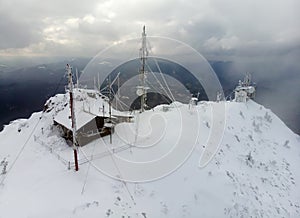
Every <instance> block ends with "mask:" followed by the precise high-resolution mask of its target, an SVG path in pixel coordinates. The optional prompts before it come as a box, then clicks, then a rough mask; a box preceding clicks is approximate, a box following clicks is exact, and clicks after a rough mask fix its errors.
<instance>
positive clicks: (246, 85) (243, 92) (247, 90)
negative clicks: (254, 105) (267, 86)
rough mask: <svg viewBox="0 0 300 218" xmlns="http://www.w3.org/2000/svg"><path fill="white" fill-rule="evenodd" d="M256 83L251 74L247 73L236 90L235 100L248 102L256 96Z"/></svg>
mask: <svg viewBox="0 0 300 218" xmlns="http://www.w3.org/2000/svg"><path fill="white" fill-rule="evenodd" d="M255 92H256V88H255V84H254V83H252V81H251V75H250V74H249V73H248V74H246V76H245V78H244V81H241V80H240V81H239V84H238V86H237V87H236V88H235V90H234V101H236V102H246V101H248V100H249V99H253V98H254V97H255Z"/></svg>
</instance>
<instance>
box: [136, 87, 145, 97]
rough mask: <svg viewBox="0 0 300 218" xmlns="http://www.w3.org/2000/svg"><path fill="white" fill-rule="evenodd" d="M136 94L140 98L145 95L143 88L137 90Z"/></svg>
mask: <svg viewBox="0 0 300 218" xmlns="http://www.w3.org/2000/svg"><path fill="white" fill-rule="evenodd" d="M136 94H137V95H138V96H142V95H143V94H144V92H143V89H142V88H138V89H137V90H136Z"/></svg>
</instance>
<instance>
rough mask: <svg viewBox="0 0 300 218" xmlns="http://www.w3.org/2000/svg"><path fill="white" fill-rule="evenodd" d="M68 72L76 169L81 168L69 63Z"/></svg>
mask: <svg viewBox="0 0 300 218" xmlns="http://www.w3.org/2000/svg"><path fill="white" fill-rule="evenodd" d="M66 69H67V73H68V80H69V93H70V110H71V121H72V132H73V133H72V135H73V151H74V162H75V171H78V170H79V167H78V155H77V140H76V119H75V107H74V98H73V80H72V76H73V75H72V68H71V66H70V65H69V64H67V67H66Z"/></svg>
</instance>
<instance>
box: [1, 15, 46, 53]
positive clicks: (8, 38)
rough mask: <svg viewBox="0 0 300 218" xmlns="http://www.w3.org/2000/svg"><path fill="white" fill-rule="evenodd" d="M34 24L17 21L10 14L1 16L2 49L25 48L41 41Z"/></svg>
mask: <svg viewBox="0 0 300 218" xmlns="http://www.w3.org/2000/svg"><path fill="white" fill-rule="evenodd" d="M32 25H34V23H29V22H24V21H23V20H21V19H18V20H16V19H15V18H13V17H11V16H10V14H4V13H1V14H0V31H1V34H0V49H6V48H23V47H26V46H29V45H30V44H31V43H36V42H38V41H39V40H40V39H41V35H40V33H39V31H38V28H39V27H37V26H35V27H34V28H31V27H32Z"/></svg>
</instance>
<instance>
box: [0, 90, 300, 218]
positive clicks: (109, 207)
mask: <svg viewBox="0 0 300 218" xmlns="http://www.w3.org/2000/svg"><path fill="white" fill-rule="evenodd" d="M50 100H51V104H50V105H51V106H50V109H49V110H48V112H44V113H43V112H38V113H34V114H32V116H31V117H30V118H29V119H27V120H25V119H19V120H15V121H13V122H11V123H10V124H9V125H7V126H5V128H4V130H3V131H2V132H0V139H1V140H0V182H1V181H2V184H1V185H0V218H14V217H15V218H23V217H24V218H29V217H30V218H53V217H56V218H79V217H89V218H94V217H95V218H96V217H97V218H99V217H100V218H101V217H119V218H122V217H126V218H128V217H130V218H134V217H141V218H159V217H162V218H163V217H172V218H177V217H178V218H199V217H204V218H206V217H270V218H275V217H294V218H297V217H300V170H299V168H300V137H299V136H298V135H296V134H295V133H293V132H292V131H291V130H290V129H288V127H287V126H286V125H285V124H284V123H283V122H282V121H281V120H280V119H279V118H278V117H277V116H276V115H275V114H274V113H272V111H270V110H269V109H266V108H264V107H263V106H261V105H259V104H257V103H255V102H254V101H252V100H250V101H248V102H246V103H236V102H226V103H225V105H226V126H225V130H224V135H223V138H222V141H221V144H220V147H219V150H218V152H217V153H216V155H215V156H214V158H213V159H212V161H211V162H209V164H208V165H207V166H206V167H204V168H199V167H198V165H199V158H200V156H201V154H202V152H203V149H204V147H205V142H206V141H207V138H208V136H209V130H210V128H211V127H210V123H211V119H210V113H211V107H212V105H214V104H217V103H216V102H201V103H200V104H199V105H197V106H194V107H193V108H191V109H190V108H189V106H188V105H184V104H180V103H176V107H175V106H174V105H173V106H170V108H169V110H168V111H164V110H163V107H164V106H162V105H161V106H157V107H156V108H155V109H154V110H150V111H147V112H145V113H142V114H135V123H121V124H118V125H117V126H116V131H115V134H114V135H113V144H112V145H111V147H112V148H116V149H117V148H120V146H121V144H122V143H124V142H125V144H126V143H127V144H133V142H134V143H135V145H136V144H138V145H139V146H137V147H134V146H131V147H130V148H127V149H124V150H121V151H120V152H118V155H119V156H120V157H122V158H131V159H133V160H135V161H142V160H145V159H147V158H148V159H149V160H153V159H155V158H159V157H160V155H161V154H165V153H166V152H168V151H169V150H170V149H171V148H172V142H173V140H175V139H176V136H177V135H178V132H177V131H178V128H176V125H177V122H182V121H179V120H178V116H177V113H175V112H176V110H180V111H181V119H183V120H186V121H188V122H190V120H192V119H194V120H197V121H198V124H199V130H200V132H201V134H200V135H199V138H198V139H197V140H194V141H195V148H194V149H193V150H192V153H191V155H190V156H189V158H188V159H187V160H186V161H185V162H184V163H183V164H182V165H181V166H180V167H179V168H178V169H177V170H175V171H174V172H172V173H171V174H169V175H166V176H164V177H162V178H159V179H157V180H154V181H150V182H140V183H139V182H122V181H118V180H116V179H113V178H111V177H109V176H107V175H105V174H104V173H102V172H100V171H99V170H98V169H97V168H96V167H95V165H96V166H99V164H104V165H105V164H106V163H108V161H109V160H111V158H112V157H111V155H110V153H109V152H107V145H108V144H109V136H107V137H104V138H102V139H99V140H96V141H94V142H92V143H90V144H88V145H86V146H84V147H82V148H80V149H79V159H80V160H79V163H80V166H79V167H80V170H79V171H78V172H75V171H74V169H73V164H71V169H68V162H69V161H70V162H72V161H73V150H72V147H70V146H69V145H68V144H67V142H66V141H65V140H64V139H63V138H61V137H60V135H59V131H58V130H57V128H56V127H55V126H53V118H54V117H55V116H56V115H57V114H58V113H59V112H60V111H62V110H64V108H65V107H68V105H67V104H66V103H67V102H68V96H67V95H62V94H60V95H56V96H54V97H52V98H51V99H50ZM48 103H49V101H48ZM178 108H179V109H178ZM137 121H139V122H138V124H137ZM145 123H146V124H145ZM142 124H143V125H142ZM144 124H145V125H144ZM137 125H138V127H137ZM134 128H138V130H139V131H140V132H139V137H137V138H135V136H134V134H132V131H130V130H132V129H134ZM184 128H187V129H185V136H184V137H186V140H185V142H189V141H188V139H194V138H195V136H194V135H193V134H194V128H195V126H193V125H185V126H184ZM189 128H190V129H189ZM162 131H163V132H164V134H161V132H162ZM149 132H150V134H148V133H149ZM161 135H163V138H160V136H161ZM174 138H175V139H174ZM27 140H28V141H27ZM190 142H191V143H192V142H193V140H191V141H190ZM147 144H156V145H157V146H154V147H153V148H152V149H150V150H147V149H146V150H145V149H141V148H142V146H143V145H147ZM92 155H93V158H94V159H93V162H92V163H93V164H90V163H91V162H89V160H90V159H91V158H92ZM97 161H98V162H97ZM5 163H8V164H7V167H6V170H5V169H4V166H5ZM117 164H118V163H117ZM163 164H164V165H168V164H169V163H167V162H166V163H163ZM161 167H162V168H163V166H161ZM120 169H121V172H119V173H122V166H120ZM107 170H112V172H111V174H112V175H116V174H118V172H115V171H116V170H115V169H110V168H107ZM4 171H6V172H4ZM130 173H134V172H130ZM136 173H138V174H142V173H144V174H145V175H146V176H147V172H141V171H138V172H136ZM119 176H120V175H119Z"/></svg>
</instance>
